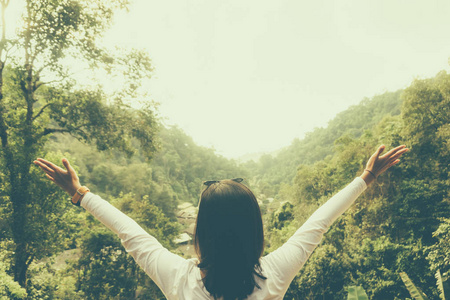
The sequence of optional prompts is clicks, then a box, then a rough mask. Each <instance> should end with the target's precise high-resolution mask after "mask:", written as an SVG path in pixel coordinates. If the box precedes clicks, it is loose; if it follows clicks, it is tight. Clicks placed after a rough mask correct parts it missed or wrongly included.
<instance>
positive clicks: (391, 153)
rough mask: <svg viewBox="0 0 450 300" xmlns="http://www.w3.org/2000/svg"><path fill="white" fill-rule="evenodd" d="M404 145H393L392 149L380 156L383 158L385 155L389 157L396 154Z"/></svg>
mask: <svg viewBox="0 0 450 300" xmlns="http://www.w3.org/2000/svg"><path fill="white" fill-rule="evenodd" d="M405 147H406V146H405V145H401V146H398V147H395V148H394V149H391V150H390V151H389V152H388V153H386V154H385V155H383V156H381V157H380V158H385V157H386V158H390V157H392V156H393V155H396V154H397V152H399V151H401V150H402V149H404V148H405ZM402 153H404V152H402Z"/></svg>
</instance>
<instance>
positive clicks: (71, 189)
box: [66, 182, 81, 197]
mask: <svg viewBox="0 0 450 300" xmlns="http://www.w3.org/2000/svg"><path fill="white" fill-rule="evenodd" d="M80 187H81V184H80V183H79V182H77V183H75V184H74V185H73V186H71V187H69V188H68V189H66V192H67V193H68V194H69V195H70V197H73V196H74V195H75V194H76V192H77V190H78V189H79V188H80Z"/></svg>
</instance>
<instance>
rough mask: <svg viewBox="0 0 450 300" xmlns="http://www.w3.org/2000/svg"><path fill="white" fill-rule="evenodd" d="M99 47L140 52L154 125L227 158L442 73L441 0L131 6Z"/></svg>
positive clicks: (444, 11) (447, 7)
mask: <svg viewBox="0 0 450 300" xmlns="http://www.w3.org/2000/svg"><path fill="white" fill-rule="evenodd" d="M105 43H106V45H109V46H116V45H117V46H121V47H136V48H143V49H147V50H148V52H149V54H150V57H151V58H152V61H153V64H154V67H155V72H154V76H153V78H152V79H151V81H150V84H149V85H148V86H147V88H148V91H149V92H150V94H151V96H152V99H153V100H155V101H157V102H159V103H160V108H159V111H160V114H161V115H162V116H163V117H164V118H165V123H166V124H177V125H179V126H180V127H181V128H183V129H184V130H185V131H186V133H187V134H189V135H190V136H192V137H193V139H194V141H195V142H197V143H198V144H200V145H204V146H208V147H214V148H215V149H216V150H217V153H218V154H221V155H224V156H226V157H230V158H237V157H239V156H242V155H244V154H246V153H252V152H261V151H273V150H277V149H279V148H281V147H284V146H287V145H289V144H290V143H291V141H292V140H293V139H294V138H295V137H303V135H304V134H305V133H306V132H309V131H311V130H313V129H314V128H315V127H322V126H326V124H327V122H328V121H329V120H331V119H332V118H333V117H334V116H335V115H336V114H337V113H338V112H340V111H343V110H345V109H346V108H348V107H349V106H351V105H354V104H357V103H359V102H360V101H361V100H362V99H363V98H364V97H372V96H374V95H376V94H381V93H383V92H385V91H395V90H397V89H399V88H404V87H406V86H408V85H409V84H410V83H411V81H412V80H413V79H414V78H426V77H431V76H434V75H435V74H436V73H437V72H438V71H440V70H449V64H448V58H449V57H450V1H448V0H439V1H431V0H428V1H414V0H408V1H406V0H405V1H398V0H378V1H369V0H348V1H346V0H340V1H332V0H329V1H303V0H296V1H283V0H281V1H275V0H270V1H269V0H258V1H256V0H189V1H188V0H166V1H154V0H134V2H133V4H132V5H131V7H130V11H129V12H128V13H120V14H118V15H117V16H116V19H115V24H114V26H113V27H112V28H111V30H109V31H108V33H107V34H106V36H105Z"/></svg>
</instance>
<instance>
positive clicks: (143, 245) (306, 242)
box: [81, 177, 367, 300]
mask: <svg viewBox="0 0 450 300" xmlns="http://www.w3.org/2000/svg"><path fill="white" fill-rule="evenodd" d="M366 187H367V185H366V183H365V181H364V180H363V179H362V178H360V177H357V178H355V179H354V180H353V181H352V182H351V183H350V184H349V185H348V186H347V187H345V188H344V189H343V190H341V191H340V192H339V193H337V194H336V195H334V196H333V197H332V198H331V199H329V200H328V201H327V202H326V203H325V204H323V205H322V206H321V207H320V208H319V209H317V210H316V211H315V212H314V213H313V214H312V216H311V217H310V218H309V219H308V220H307V221H306V222H305V223H304V224H303V226H301V227H300V228H299V229H298V230H297V231H296V232H295V234H294V235H293V236H292V237H291V238H290V239H289V240H288V241H287V242H286V243H285V244H283V245H282V246H281V247H280V248H278V249H277V250H275V251H273V252H271V253H269V254H268V255H266V256H264V257H262V258H261V260H260V264H261V268H262V273H263V275H264V276H266V277H267V279H266V280H263V279H260V278H259V277H257V276H255V280H256V282H257V283H258V285H259V286H260V287H261V289H258V288H255V290H254V291H253V293H252V294H251V295H250V296H249V297H248V298H247V299H249V300H253V299H258V300H262V299H270V300H275V299H283V296H284V294H285V293H286V291H287V289H288V287H289V284H290V283H291V281H292V280H293V279H294V277H295V275H296V274H297V273H298V271H299V270H300V269H301V268H302V267H303V265H304V264H305V262H306V260H307V259H308V258H309V256H310V255H311V253H312V252H313V250H314V249H315V248H316V247H317V245H318V244H319V243H320V241H321V240H322V236H323V234H324V233H325V232H326V231H327V230H328V228H329V227H330V226H331V224H333V222H334V221H335V220H336V219H337V218H338V217H339V216H340V215H341V214H342V213H344V212H345V211H346V210H347V209H348V208H349V207H350V206H351V205H352V203H353V202H354V201H355V200H356V198H357V197H358V196H359V195H360V194H361V193H362V192H363V191H364V190H365V189H366ZM81 206H82V207H84V208H85V209H86V210H87V211H89V212H90V213H91V214H92V215H93V216H94V217H96V218H97V219H98V220H99V221H100V222H102V223H103V224H104V225H106V226H107V227H108V228H109V229H111V230H112V231H113V232H115V233H116V234H117V235H118V236H119V238H120V239H121V241H122V244H123V246H124V247H125V249H126V250H127V252H129V253H130V254H131V256H133V258H134V259H135V260H136V262H137V263H138V264H139V266H140V267H142V269H143V270H144V271H145V272H146V273H147V274H148V275H149V276H150V278H151V279H152V280H153V281H154V282H155V283H156V284H157V285H158V286H159V288H160V289H161V290H162V292H163V293H164V295H165V296H166V297H167V299H169V300H172V299H174V300H175V299H178V300H199V299H208V300H210V299H214V298H213V297H211V296H210V294H209V293H208V291H207V290H206V289H205V287H204V285H203V282H202V277H201V273H200V269H199V268H198V267H197V265H198V260H197V259H184V258H182V257H180V256H178V255H176V254H174V253H171V252H170V251H169V250H167V249H166V248H164V247H163V246H162V245H161V244H160V243H159V242H158V241H157V240H156V239H155V238H154V237H153V236H151V235H149V234H148V233H147V232H146V231H145V230H144V229H142V228H141V227H140V226H139V225H138V224H137V223H136V222H135V221H133V220H132V219H131V218H129V217H128V216H126V215H125V214H123V213H122V212H121V211H119V210H118V209H116V208H115V207H114V206H112V205H111V204H109V203H108V202H107V201H105V200H103V199H102V198H100V196H97V195H95V194H92V193H87V194H86V195H85V196H84V198H83V200H82V201H81Z"/></svg>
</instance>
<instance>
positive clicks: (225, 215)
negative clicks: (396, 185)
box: [34, 145, 408, 300]
mask: <svg viewBox="0 0 450 300" xmlns="http://www.w3.org/2000/svg"><path fill="white" fill-rule="evenodd" d="M384 148H385V147H384V145H382V146H380V147H379V148H378V150H377V151H376V152H375V153H374V154H373V155H372V156H371V157H370V159H369V161H368V162H367V165H366V169H365V170H364V172H363V173H362V175H361V176H360V177H356V178H355V179H354V180H353V181H352V182H351V183H350V184H349V185H348V186H347V187H345V188H344V189H343V190H341V191H340V192H339V193H337V194H336V195H335V196H333V197H332V198H331V199H330V200H328V201H327V202H326V203H325V204H324V205H322V206H321V207H320V208H319V209H318V210H316V212H314V214H313V215H312V216H311V217H310V218H309V219H308V220H307V221H306V222H305V224H303V226H302V227H300V228H299V229H298V230H297V232H296V233H295V234H294V235H293V236H292V237H291V238H290V239H289V240H288V241H287V242H286V243H285V244H284V245H283V246H281V247H280V248H279V249H277V250H275V251H273V252H272V253H270V254H268V255H266V256H264V257H261V255H262V252H263V241H264V235H263V227H262V219H261V212H260V210H259V206H258V203H257V201H256V198H255V196H254V195H253V193H252V192H251V191H250V190H249V189H248V188H247V187H246V186H244V185H242V184H241V183H240V181H241V180H237V179H235V180H221V181H207V182H205V184H206V186H207V187H206V189H205V190H204V191H203V192H202V195H201V198H200V205H199V212H198V216H197V224H196V234H195V248H196V250H197V254H198V257H199V259H184V258H182V257H180V256H178V255H175V254H173V253H171V252H170V251H168V250H167V249H165V248H164V247H162V246H161V244H160V243H159V242H158V241H157V240H156V239H155V238H154V237H152V236H150V235H149V234H148V233H146V232H145V231H144V230H143V229H142V228H141V227H140V226H139V225H137V224H136V222H134V221H133V220H132V219H130V218H129V217H127V216H126V215H124V214H123V213H121V212H120V211H119V210H117V209H116V208H114V207H113V206H112V205H110V204H109V203H108V202H106V201H105V200H103V199H101V198H100V197H99V196H97V195H94V194H92V193H90V192H89V189H87V188H86V187H82V186H81V184H80V182H79V179H78V176H77V174H76V173H75V171H74V169H73V168H72V167H71V166H70V164H69V162H68V161H67V159H63V160H62V162H63V164H64V167H65V168H66V170H64V169H62V168H60V167H58V166H56V165H55V164H53V163H51V162H49V161H46V160H44V159H41V158H39V159H38V160H36V161H34V163H35V164H36V165H38V166H39V167H41V169H42V170H43V171H44V172H45V173H46V176H47V177H48V178H49V179H50V180H52V181H53V182H54V183H55V184H57V185H58V186H60V187H61V188H63V189H64V190H65V191H66V192H67V193H69V195H71V196H73V198H72V202H73V203H74V204H75V205H80V204H81V206H82V207H84V208H85V209H86V210H87V211H89V212H90V213H91V214H92V215H94V216H95V217H96V218H97V219H98V220H100V221H101V222H102V223H103V224H105V225H106V226H107V227H108V228H110V229H111V230H112V231H114V232H115V233H116V234H117V235H118V236H119V237H120V239H121V241H122V244H123V245H124V247H125V249H126V250H127V252H129V253H130V254H131V255H132V256H133V258H134V259H135V260H136V262H137V263H138V264H139V265H140V266H141V267H142V268H143V269H144V271H145V272H146V273H147V274H148V275H149V276H150V277H151V278H152V279H153V281H154V282H155V283H156V284H157V285H158V286H159V287H160V289H161V290H162V291H163V293H164V295H165V296H166V297H167V298H168V299H219V298H221V299H224V300H228V299H232V300H234V299H283V296H284V294H285V293H286V290H287V289H288V287H289V284H290V282H291V281H292V279H293V278H294V276H295V275H296V274H297V272H298V271H299V270H300V269H301V267H302V266H303V265H304V264H305V262H306V260H307V259H308V257H309V256H310V255H311V253H312V252H313V250H314V249H315V248H316V246H317V245H318V244H319V242H320V241H321V239H322V236H323V234H324V233H325V232H326V231H327V229H328V227H329V226H331V224H332V223H333V222H334V220H336V219H337V218H338V217H339V216H340V215H341V214H342V213H343V212H344V211H346V210H347V208H349V207H350V206H351V204H352V203H353V202H354V201H355V200H356V198H357V197H358V196H359V195H360V194H361V193H362V192H363V191H364V190H365V189H366V187H367V186H368V185H370V184H371V183H372V182H373V181H374V180H375V179H376V178H377V177H378V176H379V175H380V174H382V173H383V172H385V171H386V170H387V169H389V168H390V167H391V166H393V165H395V164H397V163H398V162H399V158H400V157H401V155H402V154H403V153H405V152H406V151H408V149H407V148H406V147H405V146H404V145H403V146H399V147H396V148H394V149H392V150H390V151H389V152H387V153H386V154H385V155H382V156H381V153H382V152H383V151H384Z"/></svg>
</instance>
